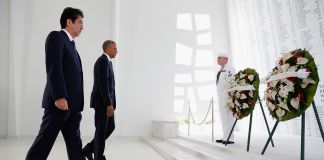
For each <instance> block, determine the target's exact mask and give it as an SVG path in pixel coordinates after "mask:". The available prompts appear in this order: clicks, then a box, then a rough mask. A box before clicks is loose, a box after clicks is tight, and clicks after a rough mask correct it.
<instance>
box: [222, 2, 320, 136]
mask: <svg viewBox="0 0 324 160" xmlns="http://www.w3.org/2000/svg"><path fill="white" fill-rule="evenodd" d="M227 3H228V4H227V7H228V23H229V27H230V29H229V31H230V38H229V39H230V48H231V55H232V59H231V60H232V62H233V64H234V67H235V68H236V69H237V70H241V69H244V68H246V67H251V68H254V69H256V70H257V72H258V73H259V74H260V77H261V78H262V77H265V76H266V75H267V74H268V72H270V71H271V69H272V68H273V67H274V66H275V60H276V59H278V58H279V56H280V53H282V52H288V51H291V50H294V49H296V48H302V49H304V48H305V49H307V50H308V51H309V52H310V53H311V54H312V55H313V57H314V58H315V62H316V64H317V65H318V66H317V67H318V74H319V77H320V80H323V79H324V68H323V65H322V63H323V59H324V0H228V1H227ZM264 88H265V85H261V86H260V96H261V98H263V90H264ZM314 100H315V103H316V105H317V110H318V112H319V116H320V119H321V122H322V123H324V82H323V81H320V82H319V86H318V89H317V93H316V95H315V98H314ZM265 111H266V114H267V116H268V120H269V119H271V118H269V117H270V115H269V112H268V111H267V109H266V110H265ZM254 113H255V114H254V115H255V116H254V117H255V119H260V120H258V121H254V127H257V128H260V127H261V128H264V122H263V120H262V115H261V112H259V111H255V112H254ZM271 126H272V124H271ZM278 127H279V128H278V129H277V132H280V133H284V134H295V135H298V134H300V118H296V119H293V120H290V121H287V122H284V123H279V126H278ZM306 134H307V135H308V136H320V132H319V129H318V125H317V122H316V119H315V115H314V112H313V109H312V108H311V107H310V108H309V109H307V110H306Z"/></svg>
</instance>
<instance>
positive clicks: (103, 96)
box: [90, 54, 116, 109]
mask: <svg viewBox="0 0 324 160" xmlns="http://www.w3.org/2000/svg"><path fill="white" fill-rule="evenodd" d="M93 76H94V81H93V88H92V92H91V99H90V107H91V108H95V109H106V107H107V106H108V105H112V106H113V107H114V108H116V96H115V78H114V72H113V68H112V64H111V62H109V60H108V58H107V57H106V55H104V54H102V55H101V56H100V57H99V58H98V59H97V61H96V63H95V65H94V70H93Z"/></svg>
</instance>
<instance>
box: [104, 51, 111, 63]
mask: <svg viewBox="0 0 324 160" xmlns="http://www.w3.org/2000/svg"><path fill="white" fill-rule="evenodd" d="M103 54H104V55H105V56H106V57H107V58H108V60H109V61H111V58H110V57H109V56H108V54H107V53H103Z"/></svg>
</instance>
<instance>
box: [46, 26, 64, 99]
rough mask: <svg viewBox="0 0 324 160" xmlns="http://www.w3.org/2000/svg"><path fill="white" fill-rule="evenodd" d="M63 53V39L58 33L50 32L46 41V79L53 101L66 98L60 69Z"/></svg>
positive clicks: (61, 69)
mask: <svg viewBox="0 0 324 160" xmlns="http://www.w3.org/2000/svg"><path fill="white" fill-rule="evenodd" d="M63 51H64V41H63V37H62V36H61V35H60V33H59V32H55V31H54V32H51V33H50V34H49V35H48V37H47V39H46V45H45V52H46V72H47V79H48V81H49V84H50V88H51V89H52V96H53V99H54V100H57V99H60V98H67V97H68V95H67V92H66V88H65V87H66V86H65V81H64V76H63V68H62V58H63Z"/></svg>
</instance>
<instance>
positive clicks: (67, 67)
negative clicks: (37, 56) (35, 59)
mask: <svg viewBox="0 0 324 160" xmlns="http://www.w3.org/2000/svg"><path fill="white" fill-rule="evenodd" d="M60 23H61V28H62V30H61V31H52V32H51V33H50V34H49V35H48V36H47V39H46V43H45V53H46V73H47V82H46V86H45V91H44V94H43V102H42V107H43V108H45V110H44V115H43V119H42V124H41V126H40V130H39V133H38V135H37V137H36V139H35V141H34V143H33V144H32V146H31V147H30V149H29V151H28V153H27V156H26V160H46V159H47V157H48V155H49V153H50V151H51V149H52V147H53V144H54V142H55V140H56V137H57V135H58V134H59V132H60V131H61V132H62V135H63V137H64V140H65V143H66V148H67V153H68V158H69V160H85V158H84V155H83V153H82V141H81V138H80V121H81V111H82V110H83V103H84V100H83V99H84V98H83V73H82V65H81V59H80V57H79V54H78V52H77V50H76V48H75V43H74V41H73V39H74V38H75V37H77V36H79V35H80V33H81V31H82V29H83V13H82V11H81V10H80V9H75V8H71V7H67V8H65V9H64V11H63V13H62V15H61V19H60Z"/></svg>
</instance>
